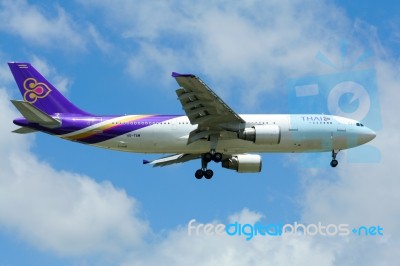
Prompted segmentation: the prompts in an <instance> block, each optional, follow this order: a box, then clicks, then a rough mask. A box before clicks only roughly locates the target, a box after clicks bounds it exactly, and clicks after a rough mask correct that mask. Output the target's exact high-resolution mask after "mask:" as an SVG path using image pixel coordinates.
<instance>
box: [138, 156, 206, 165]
mask: <svg viewBox="0 0 400 266" xmlns="http://www.w3.org/2000/svg"><path fill="white" fill-rule="evenodd" d="M200 157H201V155H200V154H174V155H170V156H167V157H163V158H160V159H156V160H153V161H148V160H143V164H152V165H153V167H163V166H167V165H171V164H176V163H184V162H187V161H191V160H195V159H198V158H200Z"/></svg>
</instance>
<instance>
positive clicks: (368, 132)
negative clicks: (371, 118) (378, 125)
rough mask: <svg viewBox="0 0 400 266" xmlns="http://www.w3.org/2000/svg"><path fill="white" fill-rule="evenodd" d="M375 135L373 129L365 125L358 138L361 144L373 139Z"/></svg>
mask: <svg viewBox="0 0 400 266" xmlns="http://www.w3.org/2000/svg"><path fill="white" fill-rule="evenodd" d="M375 137H376V133H375V131H373V130H372V129H370V128H367V127H365V128H364V130H363V132H362V133H361V134H360V137H359V140H360V142H361V143H362V144H364V143H367V142H369V141H371V140H373V139H374V138H375Z"/></svg>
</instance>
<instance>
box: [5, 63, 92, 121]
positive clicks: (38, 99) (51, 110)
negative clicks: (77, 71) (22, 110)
mask: <svg viewBox="0 0 400 266" xmlns="http://www.w3.org/2000/svg"><path fill="white" fill-rule="evenodd" d="M8 66H9V67H10V70H11V72H12V74H13V76H14V79H15V81H16V83H17V85H18V87H19V90H20V92H21V94H22V96H23V98H24V101H25V102H27V103H30V104H32V105H33V106H34V107H36V108H37V109H39V110H41V111H43V112H44V113H46V114H48V115H52V114H55V113H71V114H82V115H88V113H86V112H85V111H82V110H81V109H79V108H78V107H76V106H75V105H73V104H72V103H71V102H70V101H68V100H67V99H66V98H65V97H64V96H63V95H62V94H61V93H60V92H59V91H58V90H57V89H56V88H55V87H54V86H53V85H52V84H51V83H50V82H48V81H47V80H46V79H45V78H44V77H43V76H42V75H41V74H40V73H39V72H38V71H37V70H36V69H35V68H34V67H33V66H32V65H31V64H29V63H14V62H13V63H8ZM17 108H18V107H17Z"/></svg>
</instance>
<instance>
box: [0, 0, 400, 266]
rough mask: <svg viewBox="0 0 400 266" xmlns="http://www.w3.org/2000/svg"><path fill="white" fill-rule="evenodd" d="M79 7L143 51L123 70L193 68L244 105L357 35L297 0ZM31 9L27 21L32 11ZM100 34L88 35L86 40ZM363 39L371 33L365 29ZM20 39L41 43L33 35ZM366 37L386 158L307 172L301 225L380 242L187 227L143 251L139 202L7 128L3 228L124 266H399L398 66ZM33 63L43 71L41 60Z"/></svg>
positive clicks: (249, 218) (334, 16)
mask: <svg viewBox="0 0 400 266" xmlns="http://www.w3.org/2000/svg"><path fill="white" fill-rule="evenodd" d="M85 2H86V1H85ZM7 3H8V5H11V4H10V2H7ZM18 3H24V2H18ZM85 4H87V5H91V4H92V5H95V6H98V5H101V8H104V9H107V12H109V14H111V15H113V16H114V17H113V18H112V19H113V20H115V21H116V23H117V25H118V26H120V27H121V30H120V31H121V35H122V34H123V35H124V37H128V38H130V39H129V40H135V41H137V42H138V43H139V44H140V45H139V46H140V49H139V50H138V52H137V53H135V55H132V56H131V59H130V60H128V65H129V67H130V69H131V70H133V71H135V73H137V74H138V75H140V74H146V71H144V70H153V69H158V70H161V71H167V69H168V68H169V67H171V66H174V67H180V69H185V68H187V69H190V70H196V71H200V72H203V73H205V74H207V75H209V76H210V77H211V78H210V79H212V80H213V81H214V82H216V83H217V84H224V82H225V81H228V82H227V83H226V84H228V85H224V86H225V88H227V87H229V85H231V84H232V83H234V82H237V81H239V83H240V84H241V85H243V87H244V88H251V89H253V88H254V90H250V89H246V90H243V93H242V94H241V95H239V96H240V97H243V99H244V101H246V102H248V103H255V102H258V101H257V100H256V98H257V96H258V95H259V94H260V93H264V92H265V91H266V90H267V89H268V88H272V87H274V86H278V85H280V81H279V80H280V79H281V78H282V77H283V76H287V74H288V73H290V74H291V75H293V76H300V75H304V74H307V73H313V74H316V73H321V72H322V71H324V69H323V68H321V69H319V68H320V66H321V65H315V62H314V61H313V60H312V58H313V57H314V55H315V52H316V51H319V50H322V51H324V52H325V53H329V54H330V55H332V57H333V58H335V57H336V58H339V56H338V55H339V52H338V49H337V48H335V47H334V46H336V44H337V43H338V42H337V40H338V39H340V38H342V37H343V36H342V35H346V32H350V31H351V30H352V29H353V28H352V27H351V26H350V23H349V22H348V20H347V19H346V18H345V17H344V16H343V14H342V13H341V12H340V10H338V9H337V8H335V7H334V6H331V5H329V4H326V3H319V2H316V1H315V2H310V3H309V4H306V5H304V3H300V2H297V1H294V2H291V3H288V2H284V1H276V2H268V3H265V2H258V1H242V2H239V3H229V4H226V3H225V4H220V5H218V4H215V5H209V4H204V3H202V2H201V3H191V5H189V4H182V5H177V4H176V3H175V2H174V3H173V5H170V6H167V5H165V4H160V3H158V4H152V3H146V4H142V2H139V1H138V2H131V1H126V2H122V5H121V6H117V5H109V3H108V2H107V1H103V2H100V1H96V3H90V2H89V1H87V2H86V3H85ZM121 7H122V8H121ZM35 10H36V9H34V10H33V11H34V12H33V11H32V12H33V14H36V13H37V12H38V11H37V10H36V11H35ZM35 12H36V13H35ZM35 16H37V15H35ZM35 16H34V17H35ZM60 16H61V15H60ZM38 20H39V21H40V19H38ZM147 22H148V23H147ZM115 25H116V24H114V26H115ZM361 26H362V25H361V24H360V21H357V22H356V23H355V24H354V29H355V30H357V31H359V29H360V27H361ZM115 28H116V29H119V28H118V27H115ZM361 28H362V29H363V30H364V29H365V28H368V27H365V25H363V26H362V27H361ZM371 29H372V30H374V28H371ZM96 32H97V30H95V29H94V31H93V33H92V34H94V35H95V33H96ZM363 32H364V31H363ZM364 33H365V34H366V36H367V37H368V36H372V37H374V36H373V34H372V33H371V32H368V31H367V32H364ZM18 34H24V33H18ZM168 34H176V36H177V40H178V41H179V40H183V41H184V42H183V43H179V42H178V43H176V44H170V45H165V44H164V45H162V44H160V42H161V41H162V40H163V38H165V36H166V35H168ZM94 35H93V36H94ZM93 36H92V37H93ZM344 37H346V36H344ZM24 38H27V39H29V38H32V40H33V41H37V40H35V39H34V38H33V37H30V36H29V34H28V35H26V37H24ZM355 39H356V38H355ZM100 40H101V38H100ZM373 40H374V39H372V40H370V41H372V46H373V47H375V50H376V51H377V52H378V53H377V58H376V60H375V61H376V62H375V63H376V69H377V74H378V87H379V88H380V89H381V90H380V96H381V107H382V117H383V123H384V128H383V130H382V131H379V132H378V137H377V139H376V140H374V142H373V143H374V144H375V145H376V146H377V147H379V149H380V151H381V153H382V162H381V163H380V164H368V165H367V164H365V165H355V164H351V165H346V164H345V163H342V162H341V164H340V166H339V168H337V169H335V171H336V170H337V173H338V175H339V177H338V179H335V180H332V179H330V180H326V176H325V174H326V172H325V171H316V170H315V169H312V170H311V172H312V174H310V176H305V181H304V185H305V188H304V190H305V196H304V199H303V200H304V202H303V204H304V205H303V211H302V219H303V220H304V221H306V222H318V221H322V222H324V221H325V222H329V223H351V224H357V225H359V224H360V223H365V224H366V225H369V224H370V225H376V224H380V225H382V226H383V227H384V228H385V229H384V233H385V237H383V238H363V239H360V238H305V237H293V238H288V239H283V238H273V239H264V238H256V239H253V240H252V241H245V240H244V239H243V238H231V237H207V236H200V237H189V236H188V235H187V231H186V228H185V226H186V225H184V227H183V228H178V229H176V230H170V231H169V232H168V234H167V237H165V238H163V239H161V240H160V239H158V240H157V241H154V242H152V243H149V242H146V241H145V240H144V239H145V237H146V236H149V235H150V234H151V233H150V230H149V228H148V225H147V223H146V222H145V221H143V220H141V219H139V218H138V217H137V215H136V214H137V213H136V212H137V210H138V208H137V202H136V201H135V199H133V198H131V197H128V196H127V195H126V194H125V193H124V192H123V191H122V190H117V189H116V188H114V187H113V186H112V185H111V184H110V183H107V182H106V183H96V182H95V181H93V180H92V179H90V178H88V177H85V176H82V175H78V174H74V173H68V172H62V171H61V172H60V171H57V170H55V169H53V168H52V167H51V166H49V165H48V164H46V163H45V162H40V161H38V159H37V158H36V157H35V156H34V155H33V154H31V153H30V152H29V149H28V147H29V143H30V141H32V140H33V139H32V138H31V137H29V136H28V137H26V136H12V135H10V134H9V133H6V132H9V131H10V130H11V126H9V128H7V126H6V127H3V128H2V131H1V134H2V135H1V138H0V158H1V159H2V162H3V163H4V167H3V165H2V172H1V173H0V223H1V224H2V225H3V226H4V227H5V228H8V229H9V230H11V231H13V232H16V233H17V234H18V235H19V236H20V237H21V238H22V239H23V240H24V241H27V242H29V243H31V244H32V245H34V246H38V247H39V248H42V249H48V250H51V251H53V252H57V253H59V254H63V255H83V256H84V255H87V254H93V253H98V252H106V253H113V254H116V253H119V254H120V255H121V256H120V260H122V261H124V263H123V264H126V265H143V264H174V265H188V264H191V265H204V264H208V265H221V264H229V265H245V264H252V265H254V264H262V265H294V264H296V265H355V264H360V265H361V264H362V265H377V264H381V265H396V264H397V263H398V261H400V258H399V256H400V253H399V252H398V250H399V248H400V243H399V234H398V233H397V232H396V230H397V228H398V227H399V225H400V224H399V223H400V222H399V221H400V217H399V214H400V209H399V205H398V202H399V200H400V198H399V197H400V196H399V195H400V194H399V193H398V188H399V186H400V179H399V178H398V177H397V176H396V173H395V169H397V164H398V163H397V157H398V156H397V150H396V147H397V146H399V144H400V139H399V135H398V132H397V131H398V126H397V121H398V118H397V115H398V111H397V109H398V108H397V106H398V101H399V99H400V95H399V91H398V88H397V87H398V79H397V73H396V72H395V70H396V69H398V65H396V64H393V63H392V62H390V60H388V58H387V57H386V53H384V51H382V49H383V48H382V46H381V44H379V42H378V43H377V42H374V41H373ZM375 40H376V39H375ZM37 42H40V41H37ZM374 45H376V46H374ZM99 47H101V42H100V44H99ZM360 47H361V46H360ZM165 55H166V56H165ZM149 59H151V60H149ZM38 65H40V59H38ZM41 67H42V68H43V70H44V71H46V67H47V65H46V64H43V66H41ZM47 68H48V67H47ZM140 71H142V72H140ZM249 91H250V92H249ZM0 92H1V94H0V106H1V107H0V108H1V112H0V121H2V125H8V124H9V121H10V119H12V117H13V116H14V113H13V112H11V111H10V105H9V104H8V103H7V101H6V98H7V96H6V95H5V93H4V90H0ZM245 95H249V96H247V97H244V96H245ZM3 168H4V169H3ZM330 171H331V170H330ZM308 173H309V172H307V174H308ZM49 199H51V201H49ZM110 213H111V214H112V215H109V214H110ZM262 216H263V214H262V213H259V212H253V211H249V210H247V209H245V210H242V211H240V212H239V213H236V214H233V215H232V216H231V217H228V219H229V220H233V219H236V220H240V221H243V222H245V221H246V222H254V221H257V220H259V219H261V218H262ZM93 225H95V226H93Z"/></svg>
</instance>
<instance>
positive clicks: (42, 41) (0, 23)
mask: <svg viewBox="0 0 400 266" xmlns="http://www.w3.org/2000/svg"><path fill="white" fill-rule="evenodd" d="M0 8H1V9H0V30H2V31H5V32H8V33H11V34H14V35H17V36H19V37H21V38H22V39H24V40H25V41H26V42H28V43H33V44H37V45H41V46H46V47H53V48H61V49H66V50H72V49H79V50H82V49H85V39H84V37H83V36H82V35H81V34H80V33H79V31H78V30H77V29H76V28H77V26H76V25H75V24H74V23H73V21H72V20H71V19H70V17H69V16H68V15H67V13H66V12H65V11H64V9H62V8H60V7H57V8H56V11H57V13H56V15H53V14H48V13H45V12H44V11H43V10H42V9H40V8H39V7H38V6H35V5H30V4H28V3H27V2H26V1H25V0H16V1H11V0H6V1H2V3H1V5H0Z"/></svg>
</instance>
